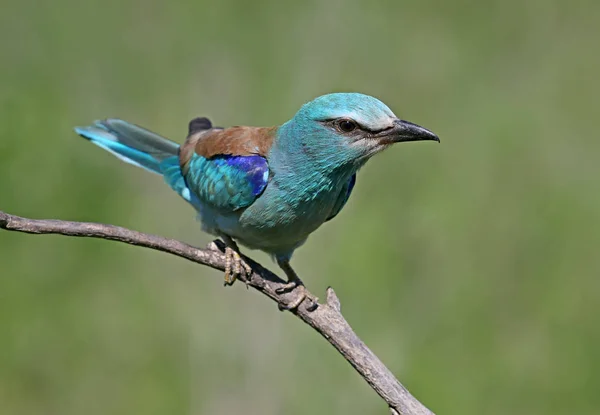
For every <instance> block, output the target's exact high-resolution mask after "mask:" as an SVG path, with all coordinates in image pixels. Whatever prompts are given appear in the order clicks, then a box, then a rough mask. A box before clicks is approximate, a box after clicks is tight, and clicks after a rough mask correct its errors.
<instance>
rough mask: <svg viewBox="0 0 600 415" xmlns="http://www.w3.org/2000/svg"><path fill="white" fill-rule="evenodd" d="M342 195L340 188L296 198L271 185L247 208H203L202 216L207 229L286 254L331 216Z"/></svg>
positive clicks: (273, 252) (200, 213) (247, 245)
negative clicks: (228, 210) (278, 190)
mask: <svg viewBox="0 0 600 415" xmlns="http://www.w3.org/2000/svg"><path fill="white" fill-rule="evenodd" d="M338 195H339V189H338V190H334V191H331V192H322V193H321V194H319V195H318V197H313V198H306V199H304V200H303V201H294V200H290V198H289V197H288V196H289V195H287V194H282V193H281V192H277V191H275V189H274V187H272V188H269V187H267V189H266V190H265V192H264V193H263V194H262V195H261V196H260V197H259V198H258V199H257V200H256V201H255V202H254V203H253V204H252V205H250V206H249V207H247V208H246V209H243V210H240V211H236V212H228V213H226V212H222V211H217V210H215V209H211V208H208V207H203V208H201V209H200V210H199V217H200V220H201V222H202V225H203V228H204V230H205V231H207V232H210V233H213V234H216V235H218V234H219V233H224V234H226V235H229V236H231V237H233V238H234V239H235V240H237V241H238V242H240V243H241V244H243V245H245V246H246V247H248V248H251V249H260V250H262V251H265V252H267V253H269V254H273V255H286V254H290V253H291V252H293V251H294V250H295V249H296V248H297V247H299V246H300V245H302V244H303V243H304V241H306V239H307V238H308V236H309V235H310V234H311V233H312V232H314V231H315V230H316V229H317V228H318V227H319V226H321V225H322V224H323V223H324V222H325V221H326V220H327V219H328V218H329V217H330V215H331V212H332V210H333V207H334V205H335V202H336V200H337V197H338Z"/></svg>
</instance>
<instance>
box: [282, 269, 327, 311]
mask: <svg viewBox="0 0 600 415" xmlns="http://www.w3.org/2000/svg"><path fill="white" fill-rule="evenodd" d="M277 265H279V267H280V268H281V269H282V270H283V272H285V275H286V276H287V279H288V282H287V284H284V285H283V286H281V287H279V288H278V289H277V290H276V292H277V294H284V293H287V292H290V291H294V290H295V289H297V293H296V297H295V298H294V299H293V300H292V301H291V302H290V303H289V304H287V305H285V306H280V308H281V309H282V310H294V309H296V308H298V306H299V305H300V304H302V302H303V301H304V300H306V299H309V300H310V301H311V302H312V303H313V304H317V301H319V299H318V298H313V297H312V296H309V295H308V291H307V290H306V287H305V286H304V283H303V282H302V280H301V279H300V277H298V274H296V271H294V269H293V268H292V267H291V265H290V261H289V259H287V258H286V259H280V258H277Z"/></svg>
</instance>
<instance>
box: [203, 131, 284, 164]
mask: <svg viewBox="0 0 600 415" xmlns="http://www.w3.org/2000/svg"><path fill="white" fill-rule="evenodd" d="M276 131H277V127H231V128H227V129H225V130H211V131H209V132H208V133H206V134H204V135H203V136H202V137H200V138H199V139H198V140H197V141H196V146H195V150H196V154H199V155H201V156H202V157H206V158H211V157H214V156H216V155H219V154H228V155H233V156H249V155H252V154H258V155H260V156H266V155H267V153H268V152H269V149H270V148H271V145H272V144H273V138H275V132H276Z"/></svg>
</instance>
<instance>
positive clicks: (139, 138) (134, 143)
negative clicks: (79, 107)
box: [75, 118, 194, 204]
mask: <svg viewBox="0 0 600 415" xmlns="http://www.w3.org/2000/svg"><path fill="white" fill-rule="evenodd" d="M75 131H76V132H77V134H79V135H80V136H82V137H84V138H86V139H88V140H90V141H91V142H92V143H94V144H96V145H97V146H98V147H101V148H103V149H104V150H106V151H109V152H110V153H112V154H114V155H115V156H117V157H118V158H120V159H121V160H123V161H125V162H126V163H129V164H133V165H134V166H138V167H142V168H144V169H146V170H148V171H151V172H153V173H156V174H160V175H161V176H164V179H165V182H167V184H168V185H169V186H171V188H172V189H173V190H175V191H176V192H177V193H179V195H181V196H182V197H183V198H184V199H185V200H187V201H188V202H190V203H192V204H194V202H193V201H192V200H191V195H190V192H189V190H188V188H187V186H186V184H185V180H184V178H183V175H182V174H181V169H180V167H179V156H178V154H179V144H177V143H174V142H173V141H170V140H168V139H166V138H164V137H161V136H160V135H158V134H155V133H153V132H152V131H148V130H146V129H144V128H142V127H138V126H137V125H134V124H131V123H128V122H127V121H123V120H119V119H115V118H111V119H107V120H103V121H96V122H95V123H94V124H93V125H91V126H88V127H76V128H75Z"/></svg>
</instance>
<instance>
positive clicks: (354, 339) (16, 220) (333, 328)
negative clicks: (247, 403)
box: [0, 211, 433, 415]
mask: <svg viewBox="0 0 600 415" xmlns="http://www.w3.org/2000/svg"><path fill="white" fill-rule="evenodd" d="M0 228H2V229H6V230H9V231H17V232H26V233H32V234H60V235H67V236H81V237H90V238H100V239H108V240H113V241H119V242H124V243H127V244H130V245H136V246H141V247H144V248H151V249H155V250H158V251H163V252H166V253H168V254H172V255H177V256H179V257H182V258H185V259H187V260H189V261H192V262H196V263H198V264H202V265H207V266H209V267H211V268H214V269H218V270H221V271H224V270H225V255H224V245H223V243H222V242H220V241H215V242H213V243H211V244H209V246H208V248H207V249H199V248H195V247H193V246H191V245H188V244H186V243H184V242H180V241H177V240H174V239H168V238H163V237H161V236H156V235H149V234H146V233H141V232H136V231H132V230H130V229H126V228H121V227H119V226H113V225H104V224H99V223H86V222H68V221H61V220H36V219H27V218H22V217H19V216H14V215H9V214H7V213H4V212H2V211H0ZM244 260H245V261H246V262H247V263H248V264H249V265H251V266H252V269H253V273H252V275H250V276H249V277H248V278H246V281H245V282H246V284H247V285H248V286H250V287H252V288H254V289H256V290H257V291H259V292H261V293H262V294H264V295H266V296H267V297H269V298H271V299H272V300H274V301H275V302H276V303H277V304H278V305H279V306H280V308H281V307H283V306H285V305H286V304H289V303H290V302H291V301H292V300H293V294H292V293H285V294H278V293H277V292H276V290H277V288H279V287H281V286H282V285H283V284H284V281H283V280H281V279H280V278H279V277H277V276H276V275H275V274H273V273H272V272H271V271H269V270H267V269H266V268H264V267H263V266H262V265H260V264H258V263H257V262H254V261H252V260H251V259H250V258H247V257H244ZM307 303H309V302H308V301H304V302H303V303H302V304H300V306H299V307H298V308H297V309H295V310H292V313H293V314H295V315H296V316H297V317H299V318H300V319H301V320H302V321H303V322H305V323H306V324H308V325H310V326H311V327H312V328H314V329H315V330H316V331H317V332H319V333H320V334H321V335H322V336H323V337H324V338H325V339H326V340H327V341H328V342H329V343H331V345H332V346H333V347H335V348H336V350H337V351H338V352H340V353H341V354H342V356H344V358H345V359H346V360H347V361H348V362H349V363H350V364H351V365H352V367H354V369H356V371H357V372H358V373H359V374H360V375H361V376H362V377H363V378H364V379H365V380H366V381H367V383H368V384H369V385H370V386H371V387H372V388H373V389H374V390H375V392H377V393H378V394H379V396H381V398H383V400H384V401H385V402H386V403H387V404H388V406H389V408H390V411H391V413H392V414H400V415H433V412H431V411H430V410H429V409H427V408H426V407H425V406H423V404H421V403H420V402H419V401H418V400H416V399H415V398H414V397H413V396H412V395H411V394H410V392H409V391H408V390H407V389H406V388H405V387H404V386H403V385H402V384H401V383H400V382H399V381H398V380H397V379H396V378H395V377H394V375H393V374H392V372H390V370H389V369H388V368H387V367H385V365H384V364H383V363H382V362H381V360H379V358H378V357H377V356H375V354H374V353H373V352H372V351H371V350H370V349H369V348H368V347H367V346H366V345H365V344H364V343H363V342H362V340H360V339H359V338H358V336H357V335H356V333H354V331H353V330H352V328H351V327H350V325H349V324H348V322H347V321H346V320H345V319H344V317H343V316H342V313H341V311H340V300H339V299H338V297H337V296H336V295H335V292H334V291H333V289H332V288H331V287H329V288H328V289H327V299H326V302H325V304H318V306H317V307H316V308H315V307H314V306H313V307H310V306H307Z"/></svg>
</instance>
